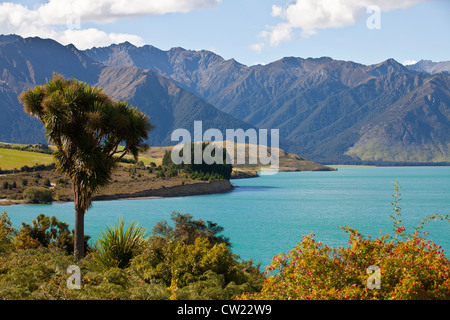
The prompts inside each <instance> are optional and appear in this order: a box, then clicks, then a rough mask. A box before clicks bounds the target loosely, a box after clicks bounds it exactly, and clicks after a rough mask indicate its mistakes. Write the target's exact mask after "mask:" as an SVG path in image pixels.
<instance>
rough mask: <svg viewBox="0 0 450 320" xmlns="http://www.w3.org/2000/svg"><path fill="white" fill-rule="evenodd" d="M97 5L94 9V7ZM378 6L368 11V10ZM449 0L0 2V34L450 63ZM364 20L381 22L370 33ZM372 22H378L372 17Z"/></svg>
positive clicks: (81, 42)
mask: <svg viewBox="0 0 450 320" xmlns="http://www.w3.org/2000/svg"><path fill="white" fill-rule="evenodd" d="M94 3H95V5H94ZM370 6H375V9H377V8H379V10H380V12H379V15H376V12H375V11H373V10H372V11H369V12H367V8H368V7H370ZM449 18H450V1H448V0H434V1H433V0H428V1H426V0H395V1H394V0H164V1H163V0H146V1H145V0H144V1H143V0H100V1H91V0H27V1H14V2H1V3H0V30H1V31H0V32H2V33H16V34H19V35H22V36H40V37H49V38H53V39H55V40H57V41H59V42H61V43H63V44H68V43H73V44H75V45H76V46H77V47H78V48H80V49H85V48H88V47H92V46H106V45H108V44H110V43H117V42H123V41H130V42H132V43H134V44H136V45H144V44H151V45H153V46H156V47H158V48H160V49H164V50H168V49H170V48H172V47H183V48H185V49H192V50H200V49H206V50H212V51H214V52H216V53H218V54H220V55H221V56H223V57H224V58H226V59H230V58H234V59H235V60H237V61H239V62H241V63H243V64H246V65H253V64H257V63H269V62H271V61H275V60H278V59H280V58H282V57H285V56H295V57H303V58H307V57H322V56H329V57H332V58H334V59H341V60H352V61H356V62H360V63H364V64H374V63H378V62H381V61H384V60H386V59H388V58H394V59H396V60H397V61H399V62H401V63H404V62H406V61H418V60H420V59H428V60H433V61H448V60H450V57H449V52H450V36H449V32H450V19H449ZM368 19H369V20H370V19H372V20H370V21H372V22H376V23H379V25H377V26H379V28H375V29H369V28H368V26H367V21H368ZM373 19H375V20H373Z"/></svg>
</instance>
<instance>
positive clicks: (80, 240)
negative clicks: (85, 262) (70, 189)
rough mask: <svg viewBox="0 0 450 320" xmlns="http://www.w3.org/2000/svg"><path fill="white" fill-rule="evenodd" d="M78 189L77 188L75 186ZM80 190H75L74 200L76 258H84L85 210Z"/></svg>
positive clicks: (74, 251) (74, 246)
mask: <svg viewBox="0 0 450 320" xmlns="http://www.w3.org/2000/svg"><path fill="white" fill-rule="evenodd" d="M74 189H76V188H74ZM79 200H80V194H79V191H77V190H74V202H75V232H74V237H75V238H74V243H73V253H74V258H75V259H76V260H79V259H82V258H84V254H85V252H84V212H85V210H84V209H83V208H82V207H81V205H80V201H79Z"/></svg>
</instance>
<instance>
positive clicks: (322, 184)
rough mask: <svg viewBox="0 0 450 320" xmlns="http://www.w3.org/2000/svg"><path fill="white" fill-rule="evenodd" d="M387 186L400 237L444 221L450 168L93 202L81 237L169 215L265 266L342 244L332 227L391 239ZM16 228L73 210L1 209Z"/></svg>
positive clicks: (447, 241) (447, 226)
mask: <svg viewBox="0 0 450 320" xmlns="http://www.w3.org/2000/svg"><path fill="white" fill-rule="evenodd" d="M393 182H398V183H399V185H400V186H401V187H402V188H401V193H402V196H401V198H402V200H401V201H400V204H399V205H400V207H401V209H402V211H401V212H402V217H401V219H402V220H403V222H402V225H403V226H405V227H406V231H407V232H413V231H414V230H413V228H414V227H415V226H417V224H418V223H419V222H420V221H421V220H422V219H423V218H425V217H426V216H427V215H431V214H434V213H444V214H450V167H340V168H339V170H338V171H335V172H286V173H278V174H276V175H272V176H261V177H260V178H253V179H242V180H232V184H233V185H234V186H236V188H235V189H234V190H233V191H231V192H229V193H224V194H214V195H203V196H191V197H176V198H163V199H138V200H117V201H96V202H94V205H93V207H92V208H91V209H90V210H89V211H88V212H87V214H86V217H85V228H86V230H85V233H86V234H88V235H90V236H91V237H92V239H93V240H95V239H96V238H97V237H98V236H99V235H100V234H101V232H102V231H104V230H105V227H106V226H107V225H112V224H114V223H115V222H116V221H117V220H118V219H119V218H122V217H123V218H124V220H125V221H126V222H132V221H133V222H137V223H139V224H140V225H142V226H144V227H146V228H147V229H148V230H151V229H152V228H153V226H154V225H155V224H156V223H157V222H158V221H161V220H163V219H165V220H167V221H168V222H170V215H171V213H172V212H173V211H176V212H180V213H189V214H191V215H192V216H194V218H195V219H203V220H205V221H208V220H209V221H213V222H215V223H218V224H219V225H221V226H223V227H224V228H225V230H224V232H223V234H224V235H225V236H227V237H229V238H230V240H231V243H232V245H233V246H232V251H233V252H234V253H236V254H238V255H240V256H241V258H244V259H250V258H252V259H254V260H256V261H258V262H261V263H262V266H265V265H267V264H269V263H270V260H271V258H272V257H273V256H274V255H276V254H278V253H280V252H287V251H288V250H290V249H291V248H293V247H294V246H295V245H296V244H297V243H299V242H300V241H301V238H302V235H307V234H310V233H314V234H315V238H316V239H317V240H320V241H322V242H324V243H326V244H328V245H333V246H338V245H340V246H345V245H347V239H348V238H347V235H346V234H345V233H344V232H343V231H342V230H341V229H338V227H339V226H350V227H353V228H358V229H359V231H360V232H361V233H363V234H367V235H371V236H378V235H379V234H380V232H381V234H386V233H390V234H392V233H393V230H392V229H393V224H392V222H393V220H392V218H390V215H391V214H392V213H393V210H392V205H391V201H392V200H393V197H392V195H393V194H394V193H395V189H394V186H393ZM0 211H6V212H7V213H8V215H9V216H10V217H11V220H12V221H13V223H14V224H15V225H16V227H18V226H20V224H21V222H27V223H31V221H32V219H34V218H35V217H36V216H37V215H38V214H39V213H44V214H46V215H48V216H56V217H57V218H58V219H59V220H62V221H65V222H67V223H69V224H70V225H71V228H72V226H73V221H74V212H73V203H55V204H51V205H14V206H0ZM424 230H425V231H427V232H429V233H430V234H429V235H428V236H427V239H433V241H435V242H436V243H437V244H440V245H441V246H442V247H443V248H444V250H445V251H444V252H445V253H447V255H448V253H449V252H450V222H448V221H440V220H439V221H433V222H430V223H429V224H427V225H426V226H425V228H424Z"/></svg>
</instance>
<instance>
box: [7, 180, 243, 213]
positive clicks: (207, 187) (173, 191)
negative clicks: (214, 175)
mask: <svg viewBox="0 0 450 320" xmlns="http://www.w3.org/2000/svg"><path fill="white" fill-rule="evenodd" d="M234 188H235V187H234V186H233V185H232V184H231V182H230V181H229V180H213V181H209V182H197V183H190V184H185V185H176V186H170V187H162V188H157V189H147V190H141V191H137V192H131V193H116V194H100V195H95V196H93V197H92V201H110V200H137V199H161V198H174V197H187V196H196V195H207V194H218V193H225V192H230V191H232V190H233V189H234ZM69 202H73V199H68V200H67V201H56V200H55V201H53V202H50V203H48V204H51V203H69ZM18 204H35V203H29V202H27V201H25V200H8V199H0V206H5V207H6V206H10V205H18ZM39 204H44V203H39Z"/></svg>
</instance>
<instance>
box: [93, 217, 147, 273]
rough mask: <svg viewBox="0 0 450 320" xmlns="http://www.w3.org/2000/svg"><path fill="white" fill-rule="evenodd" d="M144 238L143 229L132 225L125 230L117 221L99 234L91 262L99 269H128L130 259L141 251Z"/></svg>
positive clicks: (121, 221) (123, 224)
mask: <svg viewBox="0 0 450 320" xmlns="http://www.w3.org/2000/svg"><path fill="white" fill-rule="evenodd" d="M146 237H147V232H146V231H145V229H144V228H142V227H140V226H138V225H136V224H134V223H131V224H129V225H128V226H127V227H126V228H125V222H124V221H123V220H119V221H118V222H117V223H116V224H115V225H114V226H113V227H110V226H108V227H107V229H106V231H105V232H104V233H102V234H101V236H100V238H99V239H98V241H97V244H96V246H95V251H94V253H93V256H92V260H93V262H94V263H95V264H96V265H97V266H98V267H99V268H100V269H108V268H112V267H115V268H125V267H128V265H129V263H130V261H131V259H132V258H133V257H135V256H136V255H137V254H139V253H140V252H141V251H142V249H143V247H144V244H145V241H146Z"/></svg>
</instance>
